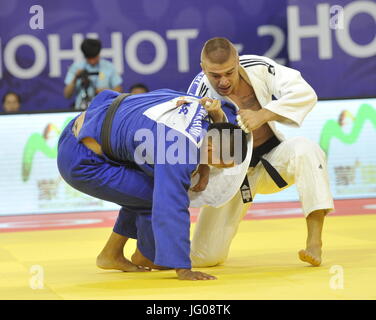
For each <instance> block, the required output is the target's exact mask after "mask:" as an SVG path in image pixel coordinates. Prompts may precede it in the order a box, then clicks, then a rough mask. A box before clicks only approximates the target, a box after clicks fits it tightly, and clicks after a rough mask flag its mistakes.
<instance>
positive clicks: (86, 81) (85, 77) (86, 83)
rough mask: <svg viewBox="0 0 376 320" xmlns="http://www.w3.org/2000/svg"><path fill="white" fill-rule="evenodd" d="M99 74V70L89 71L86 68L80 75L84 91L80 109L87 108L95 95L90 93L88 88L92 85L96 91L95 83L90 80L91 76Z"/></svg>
mask: <svg viewBox="0 0 376 320" xmlns="http://www.w3.org/2000/svg"><path fill="white" fill-rule="evenodd" d="M97 75H99V72H89V71H88V70H86V69H84V70H83V71H82V72H81V73H80V74H79V75H78V76H77V79H80V80H81V89H82V90H81V92H82V104H81V106H80V109H82V110H85V109H87V107H88V106H89V103H90V101H91V99H92V98H93V97H91V96H90V95H89V92H88V89H89V87H90V86H92V87H93V88H94V91H95V89H96V88H95V85H94V84H93V82H92V81H91V80H90V78H89V77H90V76H97Z"/></svg>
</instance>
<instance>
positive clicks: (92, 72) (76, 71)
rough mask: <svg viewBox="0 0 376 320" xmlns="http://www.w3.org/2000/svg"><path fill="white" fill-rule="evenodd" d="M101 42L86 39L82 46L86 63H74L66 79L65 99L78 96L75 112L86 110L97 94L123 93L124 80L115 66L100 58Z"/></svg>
mask: <svg viewBox="0 0 376 320" xmlns="http://www.w3.org/2000/svg"><path fill="white" fill-rule="evenodd" d="M101 48H102V46H101V42H100V41H99V40H97V39H85V40H84V41H83V42H82V44H81V50H82V53H83V54H84V56H85V60H84V61H78V62H75V63H73V64H72V65H71V66H70V68H69V70H68V73H67V75H66V77H65V88H64V97H65V98H67V99H70V98H71V97H72V96H73V95H75V96H76V101H75V104H74V109H75V110H85V109H86V108H87V107H88V105H89V104H90V101H91V100H92V99H93V98H94V96H95V95H96V94H98V93H99V92H101V91H103V90H105V89H112V90H115V91H118V92H121V91H122V87H121V83H122V78H121V77H120V75H119V74H118V73H117V72H116V70H115V66H114V65H113V64H112V63H111V62H110V61H107V60H104V59H101V58H100V51H101Z"/></svg>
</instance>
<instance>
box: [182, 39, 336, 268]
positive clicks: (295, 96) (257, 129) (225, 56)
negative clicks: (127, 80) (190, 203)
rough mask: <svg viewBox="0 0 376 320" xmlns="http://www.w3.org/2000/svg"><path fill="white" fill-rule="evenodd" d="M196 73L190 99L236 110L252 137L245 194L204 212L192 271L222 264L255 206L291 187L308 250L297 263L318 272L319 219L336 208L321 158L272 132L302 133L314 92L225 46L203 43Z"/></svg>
mask: <svg viewBox="0 0 376 320" xmlns="http://www.w3.org/2000/svg"><path fill="white" fill-rule="evenodd" d="M201 67H202V70H203V72H201V73H199V74H198V75H197V76H196V77H195V79H194V80H193V81H192V83H191V85H190V87H189V89H188V93H189V94H193V95H199V96H205V97H210V98H213V99H221V100H225V101H228V102H231V103H232V104H234V105H235V106H236V107H237V108H238V117H237V119H238V123H239V125H240V126H241V127H242V129H243V130H244V131H245V132H249V135H250V136H251V141H252V143H253V154H252V160H251V164H250V168H249V170H248V174H247V180H248V181H245V183H244V184H243V186H242V191H239V192H238V193H237V194H236V195H235V196H234V197H233V199H232V200H231V201H229V202H228V203H227V204H225V205H224V206H222V207H221V208H219V209H218V208H212V207H206V208H203V209H201V212H200V215H199V219H198V222H197V226H196V229H195V234H194V237H193V240H192V247H191V260H192V264H193V265H194V266H200V267H207V266H214V265H217V264H220V263H223V262H224V261H225V260H226V258H227V256H228V252H229V248H230V244H231V241H232V239H233V238H234V236H235V234H236V231H237V229H238V225H239V223H240V221H241V220H242V218H243V217H244V215H245V214H246V212H247V210H248V208H249V207H250V204H251V202H252V198H253V197H254V196H255V195H256V194H258V193H260V194H270V193H275V192H279V191H281V190H282V189H284V188H287V187H289V186H291V185H292V184H295V185H296V187H297V190H298V193H299V198H300V201H301V204H302V209H303V213H304V216H305V218H306V222H307V229H308V236H307V240H306V248H305V249H303V250H300V251H299V253H298V254H299V258H300V259H301V260H302V261H304V262H308V263H310V264H311V265H314V266H319V265H320V263H321V255H322V238H321V232H322V228H323V222H324V217H325V215H326V214H327V213H328V212H330V211H331V210H333V207H334V206H333V200H332V196H331V192H330V187H329V180H328V173H327V166H326V159H325V155H324V152H323V151H322V150H321V149H320V147H319V146H318V145H317V144H316V143H315V142H313V141H310V140H308V139H306V138H303V137H296V138H292V139H285V138H284V136H283V135H282V134H281V132H279V131H277V130H276V126H275V122H280V123H282V124H285V125H288V126H294V127H299V126H300V125H301V123H302V122H303V120H304V118H305V117H306V115H307V114H308V113H309V112H310V111H311V109H312V108H313V107H314V106H315V104H316V101H317V96H316V94H315V92H314V90H313V89H312V88H311V86H310V85H309V84H308V83H307V82H306V81H305V80H304V79H303V78H302V76H301V74H300V73H299V72H298V71H296V70H293V69H291V68H287V67H285V66H282V65H279V64H277V63H276V62H274V61H273V60H271V59H269V58H266V57H263V56H256V55H242V56H240V57H239V56H238V53H237V51H236V49H235V48H234V46H233V45H232V44H231V42H230V41H228V40H227V39H225V38H214V39H211V40H209V41H207V42H206V43H205V45H204V48H203V50H202V54H201ZM218 112H220V111H218ZM273 167H274V168H273ZM248 186H249V188H248ZM242 196H243V197H242ZM275 240H276V241H281V239H275Z"/></svg>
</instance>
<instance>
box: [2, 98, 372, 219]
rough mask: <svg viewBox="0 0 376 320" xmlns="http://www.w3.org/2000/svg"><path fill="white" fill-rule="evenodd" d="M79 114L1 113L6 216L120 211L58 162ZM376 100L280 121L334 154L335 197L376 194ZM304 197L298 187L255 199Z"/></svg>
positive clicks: (321, 107) (327, 105) (322, 107)
mask: <svg viewBox="0 0 376 320" xmlns="http://www.w3.org/2000/svg"><path fill="white" fill-rule="evenodd" d="M75 115H77V113H46V114H31V115H6V116H1V117H0V128H1V129H2V139H1V141H0V168H2V170H0V203H1V206H0V215H12V214H30V213H31V214H32V213H53V212H56V213H57V212H79V211H96V210H116V209H117V208H119V207H118V206H117V205H115V204H113V203H108V202H105V201H102V200H98V199H95V198H92V197H89V196H86V195H85V194H83V193H80V192H78V191H76V190H74V189H72V188H71V187H70V186H69V185H67V184H66V183H65V182H64V181H63V180H62V178H61V177H60V175H59V172H58V169H57V165H56V155H57V139H58V136H59V134H60V132H61V131H62V129H63V128H64V126H65V125H66V123H67V122H68V121H69V120H70V119H72V118H73V117H74V116H75ZM375 128H376V99H356V100H338V101H320V102H319V103H318V105H317V106H316V107H315V108H314V109H313V111H312V112H311V113H310V114H309V115H308V117H307V118H306V120H305V121H304V124H303V126H302V127H301V128H300V129H296V128H289V127H287V126H282V125H280V126H279V128H278V129H280V130H281V131H282V132H283V133H284V134H285V135H286V136H287V137H292V136H296V135H301V136H304V137H307V138H309V139H312V140H313V141H316V142H317V143H319V144H320V146H321V148H322V149H323V150H324V151H325V152H326V154H327V157H328V168H329V175H330V181H331V188H332V192H333V196H334V197H335V198H336V199H345V198H366V197H367V198H375V197H376V162H375V159H376V130H375ZM273 201H275V202H279V201H298V197H297V193H296V189H295V187H294V186H293V187H290V188H288V189H286V190H284V191H282V192H280V193H277V194H273V195H257V196H256V198H255V202H273Z"/></svg>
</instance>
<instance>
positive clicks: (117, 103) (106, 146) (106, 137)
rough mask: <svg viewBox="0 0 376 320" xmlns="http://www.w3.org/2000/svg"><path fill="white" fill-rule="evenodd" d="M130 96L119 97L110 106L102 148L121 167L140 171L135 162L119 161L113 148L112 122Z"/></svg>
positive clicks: (104, 125) (103, 127)
mask: <svg viewBox="0 0 376 320" xmlns="http://www.w3.org/2000/svg"><path fill="white" fill-rule="evenodd" d="M128 96H130V93H123V94H121V95H119V96H118V97H117V98H116V99H115V100H114V101H113V102H112V103H111V105H110V106H109V108H108V110H107V112H106V117H105V118H104V120H103V124H102V129H101V147H102V151H103V153H104V154H105V155H106V156H107V157H108V158H109V159H111V160H112V161H115V162H117V163H119V164H120V165H124V166H126V167H127V168H132V169H140V168H139V166H138V165H137V164H136V163H135V162H132V161H129V160H123V159H118V158H117V157H116V156H115V154H114V152H113V150H112V148H111V129H112V122H113V120H114V117H115V113H116V111H117V110H118V109H119V107H120V104H121V102H122V101H123V100H124V99H125V98H126V97H128Z"/></svg>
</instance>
